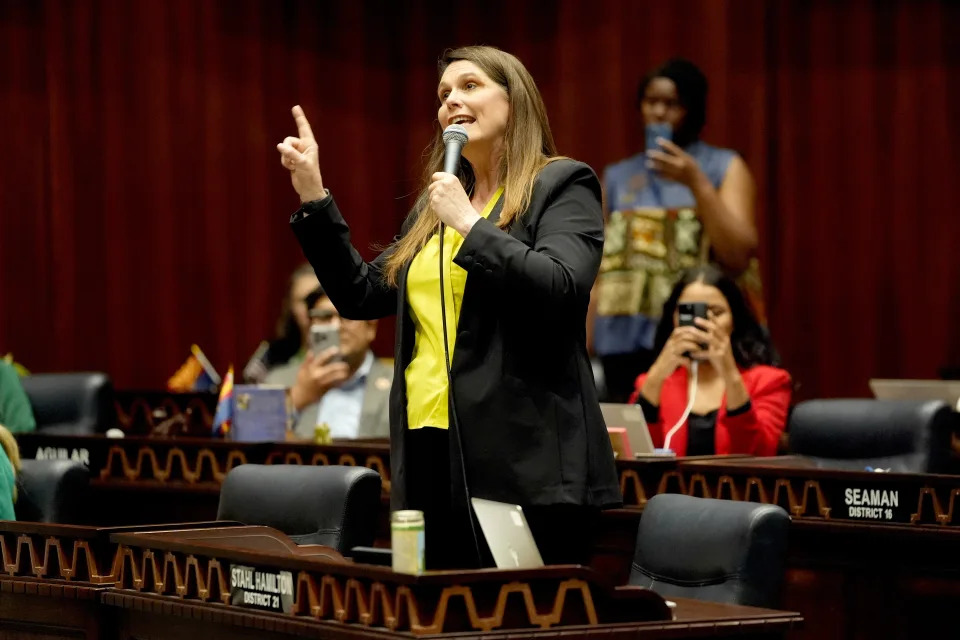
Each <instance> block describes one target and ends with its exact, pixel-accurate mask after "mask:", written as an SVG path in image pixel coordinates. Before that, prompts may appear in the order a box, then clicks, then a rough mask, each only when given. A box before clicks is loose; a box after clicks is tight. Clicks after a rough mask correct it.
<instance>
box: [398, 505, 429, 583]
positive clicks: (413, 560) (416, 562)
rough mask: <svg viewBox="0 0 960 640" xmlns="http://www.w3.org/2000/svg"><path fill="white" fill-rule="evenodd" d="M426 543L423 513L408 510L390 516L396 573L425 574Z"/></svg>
mask: <svg viewBox="0 0 960 640" xmlns="http://www.w3.org/2000/svg"><path fill="white" fill-rule="evenodd" d="M425 542H426V535H425V531H424V521H423V511H415V510H413V509H406V510H403V511H394V512H393V513H391V514H390V546H391V547H392V549H393V570H394V571H396V572H397V573H412V574H415V575H419V574H421V573H423V571H424V552H425Z"/></svg>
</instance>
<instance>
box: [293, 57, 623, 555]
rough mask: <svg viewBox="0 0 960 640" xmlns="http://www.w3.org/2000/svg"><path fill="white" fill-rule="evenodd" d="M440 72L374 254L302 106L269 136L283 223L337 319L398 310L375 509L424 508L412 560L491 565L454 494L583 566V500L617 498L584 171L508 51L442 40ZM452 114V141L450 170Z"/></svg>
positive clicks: (600, 503) (597, 235) (592, 211)
mask: <svg viewBox="0 0 960 640" xmlns="http://www.w3.org/2000/svg"><path fill="white" fill-rule="evenodd" d="M439 75H440V79H439V83H438V86H437V99H438V102H439V108H438V111H437V120H438V127H437V131H436V136H435V138H434V142H433V146H432V151H431V153H430V156H429V160H428V162H427V166H426V167H425V171H424V181H423V189H422V191H421V192H420V195H419V197H418V198H417V201H416V203H415V204H414V206H413V210H412V211H411V213H410V215H409V216H408V218H407V220H406V221H405V223H404V224H403V227H402V230H401V234H400V236H398V237H397V238H396V239H395V241H394V242H393V243H392V244H391V245H390V246H389V247H388V248H387V249H386V250H385V251H384V252H383V253H381V254H380V255H379V256H378V257H377V258H376V259H375V260H373V261H372V262H364V260H363V259H362V258H361V257H360V255H359V253H357V251H356V249H354V247H353V246H352V245H351V243H350V231H349V228H348V226H347V223H346V222H345V220H344V218H343V216H342V215H341V214H340V211H339V210H338V208H337V205H336V203H335V202H334V200H333V196H332V195H331V194H330V192H329V191H328V190H327V189H326V188H325V185H324V182H323V179H322V177H321V172H320V167H319V162H318V157H317V141H316V139H315V137H314V135H313V132H312V130H311V128H310V124H309V123H308V122H307V118H306V116H305V115H304V113H303V110H302V109H300V107H294V108H293V116H294V119H295V121H296V126H297V137H288V138H286V139H285V140H284V141H283V142H282V143H280V144H279V145H277V149H278V150H279V152H280V156H281V162H282V164H283V166H284V168H286V169H287V170H288V171H289V172H290V179H291V181H292V183H293V187H294V189H296V191H297V193H298V194H299V196H300V201H301V206H300V209H299V210H298V211H297V212H296V213H294V214H293V216H292V218H291V221H290V223H291V226H292V227H293V231H294V233H295V234H296V236H297V238H298V239H299V241H300V244H301V246H302V247H303V251H304V254H305V255H306V257H307V259H308V260H309V261H310V263H311V264H312V265H313V267H314V269H315V270H316V273H317V277H318V278H319V279H320V282H321V284H322V285H323V287H324V289H325V290H326V292H327V293H328V294H329V296H330V299H331V300H332V301H333V302H334V304H335V305H336V307H337V310H338V311H339V312H340V314H341V315H342V316H343V317H346V318H354V319H373V318H381V317H384V316H387V315H390V314H393V313H396V314H397V330H396V336H397V337H396V347H395V360H394V362H395V365H394V366H395V375H394V383H393V389H392V391H391V399H390V432H391V438H390V443H391V473H392V496H391V505H392V508H394V509H419V510H422V511H423V512H424V517H425V521H426V531H427V538H426V554H427V568H429V569H439V568H468V567H476V566H484V565H488V564H490V559H489V553H488V552H487V551H486V549H485V546H484V545H483V544H482V543H481V542H480V540H481V539H482V538H478V535H477V534H478V533H479V532H478V531H477V530H476V527H474V524H473V518H472V515H471V511H470V507H469V501H468V498H469V497H476V498H487V499H491V500H498V501H502V502H509V503H515V504H519V505H521V506H522V507H523V509H524V513H525V515H526V518H527V521H528V523H529V524H530V528H531V530H532V531H533V534H534V538H535V539H536V542H537V546H538V547H539V548H540V553H541V555H542V557H543V559H544V562H546V563H547V564H558V563H585V562H586V560H587V558H588V553H589V545H590V533H591V529H592V526H591V525H592V522H593V521H594V520H595V517H596V514H597V512H598V511H599V510H600V509H602V508H605V507H610V506H616V505H619V504H620V501H621V498H620V492H619V485H618V482H617V474H616V469H615V466H614V461H613V451H612V449H611V446H610V441H609V438H608V436H607V432H606V429H605V427H604V423H603V418H602V417H601V414H600V408H599V405H598V403H597V396H596V391H595V387H594V381H593V374H592V372H591V368H590V364H589V361H588V358H587V352H586V346H585V319H586V312H587V305H588V302H589V297H590V288H591V286H592V285H593V282H594V279H595V278H596V275H597V270H598V268H599V264H600V257H601V252H602V249H603V215H602V211H601V205H600V183H599V181H598V180H597V177H596V175H595V174H594V173H593V171H592V170H591V169H590V167H588V166H587V165H585V164H583V163H580V162H575V161H573V160H570V159H567V158H561V157H559V156H558V155H557V152H556V147H555V145H554V142H553V135H552V133H551V132H550V125H549V123H548V121H547V114H546V110H545V108H544V105H543V100H542V98H541V97H540V93H539V91H538V90H537V87H536V84H534V82H533V78H532V77H531V76H530V74H529V72H528V71H527V70H526V68H524V66H523V65H522V64H521V63H520V61H519V60H518V59H517V58H516V57H514V56H512V55H510V54H508V53H505V52H503V51H500V50H498V49H495V48H492V47H465V48H460V49H454V50H450V51H447V52H446V53H445V54H444V55H443V56H442V58H441V59H440V62H439ZM450 125H460V126H462V127H463V128H464V129H465V130H466V134H467V137H468V142H467V143H466V146H464V147H463V157H462V160H461V161H460V163H459V169H458V172H457V174H456V175H453V174H451V173H445V172H443V170H442V169H443V166H444V153H445V145H444V142H443V138H442V131H443V130H444V129H445V128H447V127H449V126H450Z"/></svg>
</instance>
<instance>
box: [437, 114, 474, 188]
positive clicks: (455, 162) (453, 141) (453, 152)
mask: <svg viewBox="0 0 960 640" xmlns="http://www.w3.org/2000/svg"><path fill="white" fill-rule="evenodd" d="M469 139H470V137H469V136H467V130H466V129H464V128H463V125H459V124H452V125H450V126H449V127H447V128H446V129H444V130H443V143H444V144H445V145H446V146H447V150H446V152H445V153H444V154H443V170H444V172H445V173H452V174H453V175H457V168H458V167H459V166H460V153H461V152H462V151H463V145H465V144H467V141H468V140H469Z"/></svg>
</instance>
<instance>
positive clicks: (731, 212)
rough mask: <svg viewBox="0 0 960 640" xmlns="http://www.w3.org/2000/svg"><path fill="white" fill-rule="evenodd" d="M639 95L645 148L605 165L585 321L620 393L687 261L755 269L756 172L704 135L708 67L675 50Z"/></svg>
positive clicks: (645, 356) (647, 352)
mask: <svg viewBox="0 0 960 640" xmlns="http://www.w3.org/2000/svg"><path fill="white" fill-rule="evenodd" d="M637 98H638V106H639V109H640V113H641V115H642V117H643V122H644V125H645V127H646V129H647V133H648V136H647V137H648V144H647V147H648V148H647V149H646V150H644V151H643V152H641V153H638V154H637V155H635V156H632V157H630V158H627V159H625V160H622V161H620V162H618V163H616V164H613V165H610V166H608V167H607V168H606V170H605V171H604V189H605V199H606V210H607V212H609V216H608V221H607V222H608V224H607V234H606V235H607V237H606V244H605V246H604V262H603V264H602V265H601V268H600V277H599V278H598V280H597V287H596V289H595V290H594V295H593V299H592V300H591V307H592V309H591V311H592V313H591V318H592V320H593V323H592V331H589V330H588V337H589V338H592V346H593V351H594V353H595V354H596V355H598V356H599V357H600V360H601V362H602V364H603V368H604V378H605V381H606V385H607V389H608V395H609V397H610V399H611V400H616V401H624V399H625V398H626V397H627V396H628V395H629V393H630V392H631V390H632V385H633V381H634V380H635V379H636V377H637V375H638V374H639V373H642V372H643V371H646V370H647V368H648V367H649V365H650V363H651V362H652V359H653V355H654V354H653V353H652V351H651V349H652V347H653V338H654V333H655V331H656V326H657V322H658V319H659V313H660V309H661V308H662V306H663V302H664V301H665V299H666V297H667V296H669V293H670V289H671V288H672V287H673V284H674V282H675V280H676V278H677V277H678V275H679V273H680V272H681V271H682V270H683V269H686V268H689V267H693V266H695V265H697V264H702V263H704V262H713V263H715V264H717V265H718V266H720V267H721V268H722V269H723V270H724V271H725V272H727V273H728V274H730V275H733V276H737V275H740V274H742V273H743V272H745V271H746V270H747V269H748V267H752V268H751V269H750V270H751V272H752V273H753V274H754V275H755V274H756V272H757V270H756V262H755V260H753V261H752V260H751V259H752V257H753V254H754V251H755V249H756V246H757V228H756V224H755V221H754V201H755V192H756V190H755V186H754V182H753V177H752V176H751V175H750V171H749V169H748V168H747V165H746V163H745V162H744V161H743V159H742V158H741V157H740V156H739V155H737V153H736V152H735V151H732V150H730V149H721V148H718V147H714V146H711V145H709V144H707V143H705V142H703V141H702V140H700V132H701V130H702V129H703V125H704V123H705V122H706V103H707V79H706V77H705V76H704V75H703V72H701V71H700V69H698V68H697V67H696V66H695V65H694V64H693V63H692V62H689V61H687V60H683V59H680V58H675V59H673V60H670V61H668V62H666V63H665V64H663V65H662V66H660V67H658V68H656V69H654V70H653V71H651V72H650V73H648V74H647V75H646V76H645V77H644V78H643V80H642V81H641V82H640V87H639V90H638V94H637ZM671 132H672V133H671ZM657 133H659V134H660V135H656V134H657ZM671 138H672V139H671ZM751 262H753V264H752V265H751ZM754 279H755V281H756V287H755V288H756V292H757V293H756V294H754V292H751V291H747V292H746V293H747V295H748V297H749V298H751V299H752V301H753V302H754V304H756V303H758V302H760V301H761V300H760V296H759V279H758V278H754ZM755 311H757V312H758V314H760V315H761V317H762V309H756V310H755Z"/></svg>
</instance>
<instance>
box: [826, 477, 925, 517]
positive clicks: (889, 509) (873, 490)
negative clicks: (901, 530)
mask: <svg viewBox="0 0 960 640" xmlns="http://www.w3.org/2000/svg"><path fill="white" fill-rule="evenodd" d="M831 493H832V494H833V495H832V496H831V499H830V504H831V506H832V509H831V510H830V518H831V519H835V520H856V521H860V522H876V523H906V524H909V523H910V516H911V515H912V514H913V513H914V512H915V511H916V509H917V501H918V500H919V497H920V491H919V489H918V488H917V487H912V486H903V485H900V484H898V483H895V482H869V481H865V482H840V483H837V485H836V486H835V487H834V488H833V491H831Z"/></svg>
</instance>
